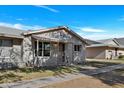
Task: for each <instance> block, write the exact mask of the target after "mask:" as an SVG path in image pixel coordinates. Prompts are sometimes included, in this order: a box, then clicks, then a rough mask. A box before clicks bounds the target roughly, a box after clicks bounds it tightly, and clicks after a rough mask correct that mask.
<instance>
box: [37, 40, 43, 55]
mask: <svg viewBox="0 0 124 93" xmlns="http://www.w3.org/2000/svg"><path fill="white" fill-rule="evenodd" d="M42 50H43V49H42V42H39V51H38V56H42Z"/></svg>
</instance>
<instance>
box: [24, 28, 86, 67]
mask: <svg viewBox="0 0 124 93" xmlns="http://www.w3.org/2000/svg"><path fill="white" fill-rule="evenodd" d="M34 35H35V36H39V37H46V38H54V39H55V38H57V39H58V38H59V39H60V40H66V41H68V43H65V56H66V57H67V59H65V60H68V61H69V62H72V63H73V62H74V63H75V62H84V61H85V43H83V42H82V41H81V40H80V39H78V38H76V37H75V36H73V35H71V34H70V33H68V32H66V31H65V30H60V31H51V32H47V33H38V34H34ZM70 42H71V43H70ZM75 44H76V45H77V44H79V45H82V49H81V51H80V52H75V51H74V45H75ZM32 45H33V40H32V38H31V36H26V37H25V38H24V43H23V47H24V49H23V52H24V54H23V59H24V61H25V63H27V62H30V63H32V62H35V60H36V57H34V52H33V51H34V50H33V46H32ZM51 45H52V47H51V54H52V55H51V56H50V57H38V60H39V62H40V66H53V65H58V64H59V63H61V60H58V57H59V56H61V55H59V50H58V46H57V45H56V44H55V43H51ZM55 45H56V46H55ZM65 64H66V63H65Z"/></svg>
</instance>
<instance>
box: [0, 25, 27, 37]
mask: <svg viewBox="0 0 124 93" xmlns="http://www.w3.org/2000/svg"><path fill="white" fill-rule="evenodd" d="M23 32H25V31H24V30H20V29H15V28H11V27H4V26H0V35H8V36H9V35H10V36H17V37H18V36H19V37H22V36H21V33H23Z"/></svg>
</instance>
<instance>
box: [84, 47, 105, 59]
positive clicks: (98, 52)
mask: <svg viewBox="0 0 124 93" xmlns="http://www.w3.org/2000/svg"><path fill="white" fill-rule="evenodd" d="M86 57H87V58H96V59H97V58H98V59H104V58H105V48H104V47H95V48H91V47H89V48H86Z"/></svg>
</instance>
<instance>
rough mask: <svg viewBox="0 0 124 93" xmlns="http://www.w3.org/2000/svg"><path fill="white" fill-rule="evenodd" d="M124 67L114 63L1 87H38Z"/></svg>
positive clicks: (0, 85) (1, 85)
mask: <svg viewBox="0 0 124 93" xmlns="http://www.w3.org/2000/svg"><path fill="white" fill-rule="evenodd" d="M121 68H124V64H119V65H113V66H107V67H103V68H99V69H94V70H90V71H85V72H81V73H75V74H66V75H65V74H64V75H62V76H51V77H45V78H39V79H32V80H27V81H19V82H15V83H6V84H0V87H4V88H36V87H45V86H48V85H50V84H54V83H59V82H64V81H69V80H73V79H77V78H81V77H87V75H89V76H91V75H95V74H99V73H105V72H110V71H112V70H115V69H121Z"/></svg>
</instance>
